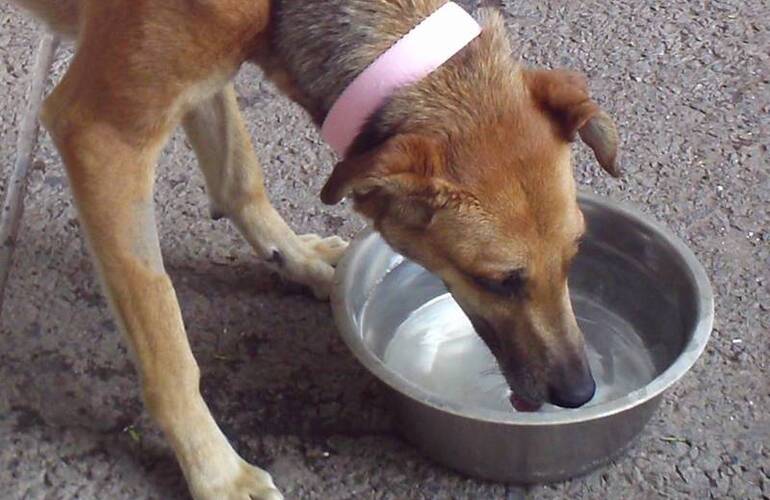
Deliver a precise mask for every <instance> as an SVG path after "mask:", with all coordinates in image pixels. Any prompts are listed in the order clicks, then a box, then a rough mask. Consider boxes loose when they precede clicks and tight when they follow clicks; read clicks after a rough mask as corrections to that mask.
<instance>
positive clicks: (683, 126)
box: [0, 0, 770, 499]
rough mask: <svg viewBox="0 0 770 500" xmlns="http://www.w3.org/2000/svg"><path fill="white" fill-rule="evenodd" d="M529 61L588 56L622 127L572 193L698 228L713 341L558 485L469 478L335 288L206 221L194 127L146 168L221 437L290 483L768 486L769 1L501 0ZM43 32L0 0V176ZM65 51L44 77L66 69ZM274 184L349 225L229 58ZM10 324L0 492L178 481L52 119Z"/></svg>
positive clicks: (657, 490)
mask: <svg viewBox="0 0 770 500" xmlns="http://www.w3.org/2000/svg"><path fill="white" fill-rule="evenodd" d="M505 3H506V11H507V21H508V25H509V27H510V31H511V34H512V36H513V38H514V40H515V43H516V47H517V51H518V52H519V53H520V55H521V57H522V58H523V59H524V60H525V61H526V62H527V63H531V64H538V65H546V66H566V67H570V68H573V69H578V70H581V71H583V72H585V73H586V74H587V75H588V76H589V78H590V81H591V87H592V91H593V93H594V95H595V96H596V98H597V100H598V101H599V102H600V103H602V105H603V106H604V107H605V109H606V110H608V111H609V112H610V113H611V114H612V115H613V116H614V117H615V118H616V121H617V123H618V125H619V128H620V130H621V131H622V137H623V155H622V165H623V167H624V169H625V172H626V176H625V178H623V179H622V180H620V181H615V180H611V179H608V178H607V177H606V176H603V175H601V173H600V171H599V169H598V168H597V167H596V166H595V165H594V164H593V162H592V161H591V158H590V156H589V154H587V152H586V150H585V149H584V148H580V147H578V148H576V153H577V165H576V176H577V177H578V179H579V182H580V184H581V187H582V189H584V190H587V191H593V192H596V193H599V194H603V195H607V196H610V197H612V198H614V199H617V200H623V201H627V202H630V203H633V204H635V205H636V206H638V207H641V209H642V210H643V211H645V212H647V213H649V214H651V215H652V216H654V217H655V218H657V219H659V220H662V221H663V222H665V223H666V224H667V225H668V226H669V227H671V228H672V229H673V230H674V232H675V233H677V234H678V235H679V236H681V237H682V238H683V239H684V240H685V241H687V242H688V244H690V245H691V246H692V248H693V250H694V251H695V253H696V254H697V256H698V257H699V258H700V259H701V261H702V262H703V264H704V265H705V267H706V269H707V271H708V274H709V275H710V277H711V280H712V283H713V286H714V290H715V293H716V325H715V330H714V333H713V338H712V340H711V342H710V344H709V346H708V347H707V349H706V352H705V353H704V355H703V357H702V358H701V359H700V361H699V362H698V363H697V365H696V366H695V368H694V369H693V370H692V371H691V373H689V374H688V375H687V376H686V377H685V378H684V379H683V380H682V381H681V382H680V383H678V384H677V385H676V386H675V387H674V388H673V390H671V391H670V392H668V393H667V394H666V395H665V398H664V400H663V403H662V406H661V408H660V410H659V411H658V412H657V413H656V415H655V416H654V417H653V419H652V421H651V422H650V424H649V426H648V427H647V428H646V430H645V431H644V432H643V434H642V435H641V437H640V438H639V439H638V441H637V442H636V444H635V445H634V446H633V447H632V448H631V449H630V450H629V451H628V453H626V454H625V455H624V456H622V457H620V458H618V459H617V460H615V461H614V462H612V463H611V464H609V465H608V466H606V467H604V468H602V469H600V470H598V471H596V472H594V473H591V474H589V475H587V476H585V477H580V478H576V479H573V480H571V481H567V482H564V483H560V484H555V485H546V486H542V485H541V486H534V487H529V488H519V487H515V486H506V485H500V484H492V483H485V482H479V481H476V480H473V479H468V478H465V477H462V476H460V475H457V474H455V473H453V472H451V471H448V470H446V469H444V468H442V467H440V466H437V465H434V464H433V463H431V462H430V461H429V460H427V459H425V458H423V457H422V456H421V455H420V454H419V453H417V452H416V451H414V450H413V449H412V448H411V447H410V446H409V445H407V444H405V443H403V442H402V441H401V440H400V439H399V438H398V437H397V436H396V434H395V432H394V429H393V425H392V421H391V416H390V413H389V411H388V407H387V400H386V399H385V398H384V393H383V389H382V387H381V386H379V385H378V383H376V382H375V381H374V380H373V379H372V378H371V377H370V376H369V375H367V373H366V372H365V371H364V370H363V369H362V368H361V367H359V366H358V364H357V363H356V361H355V360H354V359H353V358H352V357H351V355H350V354H349V353H348V352H347V350H346V348H345V347H344V346H343V344H342V343H341V341H340V340H339V339H338V337H337V335H336V332H335V328H334V326H333V323H332V319H331V316H330V311H329V307H328V305H327V304H324V303H319V302H316V301H315V300H313V299H312V298H310V296H309V295H307V294H305V293H303V292H302V291H301V290H298V289H297V288H296V287H294V286H291V285H288V284H285V283H282V282H281V281H280V280H279V279H277V278H276V277H274V276H272V275H271V274H270V273H269V272H267V271H266V270H265V269H264V268H262V267H260V266H259V265H258V263H257V259H256V257H255V256H253V255H252V253H251V251H250V249H249V248H248V246H247V244H246V243H245V242H244V241H243V240H242V239H241V238H240V237H239V236H238V234H237V233H236V231H235V229H234V228H233V227H232V226H230V225H229V224H228V223H226V222H213V221H211V220H210V219H209V217H208V206H207V200H206V195H205V192H204V188H203V182H202V177H201V175H200V174H199V172H198V170H197V168H196V165H195V160H194V158H193V155H192V153H191V151H190V148H189V146H188V145H187V144H186V143H185V142H184V139H183V138H182V137H181V136H180V135H177V136H176V137H175V138H174V139H173V140H172V141H171V143H170V144H169V145H168V147H167V148H166V150H165V153H164V155H163V158H162V161H161V164H160V167H159V169H158V189H157V196H156V199H157V209H158V213H159V219H160V226H161V233H162V236H161V238H162V246H163V251H164V255H165V259H166V263H167V267H168V269H169V272H170V274H171V276H172V278H173V280H174V282H175V284H176V287H177V293H178V296H179V299H180V302H181V305H182V309H183V313H184V315H185V318H186V324H187V326H188V329H189V334H190V338H191V340H192V345H193V349H194V351H195V353H196V355H197V358H198V360H199V363H200V365H201V366H202V369H203V387H204V392H205V396H206V398H207V400H208V402H209V404H210V405H211V407H212V410H213V413H214V414H215V416H216V417H217V419H218V421H219V422H220V424H221V426H222V428H223V429H224V431H225V433H226V434H227V435H228V436H229V437H230V438H231V439H232V440H233V442H234V444H235V446H236V447H237V449H238V450H239V451H240V452H241V453H242V454H243V456H244V457H245V458H247V459H249V460H250V461H252V462H254V463H257V464H259V465H262V466H264V467H265V468H267V469H268V470H269V471H271V472H272V473H273V475H274V476H275V478H276V481H277V483H278V485H279V486H280V487H281V488H282V489H283V491H284V492H285V494H286V495H287V497H288V498H317V499H348V498H351V499H352V498H356V499H358V498H393V499H396V498H398V499H405V498H408V499H411V498H415V499H417V498H468V499H481V498H501V499H519V498H533V499H541V498H542V499H545V498H610V499H615V498H659V497H665V498H699V499H700V498H740V499H747V498H751V499H757V498H765V499H768V498H770V417H769V415H770V376H769V374H768V365H769V363H770V342H769V341H768V333H770V320H769V317H768V309H770V293H769V292H768V282H769V281H770V271H769V269H770V214H769V213H768V207H770V179H769V177H768V175H769V170H768V144H769V143H770V118H769V117H770V88H769V87H770V85H769V80H770V56H769V55H768V48H770V34H769V31H770V30H769V28H770V21H769V19H770V6H769V5H768V3H767V1H766V0H749V1H739V0H725V1H713V2H705V1H680V2H638V1H630V0H623V1H613V2H598V1H574V2H563V1H555V0H549V1H542V2H534V1H528V2H516V3H513V2H505ZM39 34H40V31H39V27H38V26H37V25H36V24H35V23H34V22H33V21H31V20H29V19H27V18H25V17H23V16H22V15H21V14H20V13H19V12H18V10H17V9H16V8H15V7H13V6H10V5H8V4H7V3H2V4H0V111H2V115H0V169H1V170H0V172H3V174H1V175H0V190H2V191H4V189H5V182H6V179H7V177H8V174H7V173H9V172H10V169H11V167H12V165H13V161H14V151H15V142H16V135H17V132H18V126H19V122H20V118H21V113H22V109H23V107H24V95H25V92H26V89H27V86H28V83H29V73H30V71H31V65H32V57H33V48H34V47H35V46H36V45H37V38H38V36H39ZM70 55H71V54H70V52H69V50H68V49H66V48H65V49H64V50H60V53H59V57H58V58H57V62H56V64H55V71H54V73H55V75H54V78H53V80H54V81H55V80H56V79H58V77H59V76H60V75H61V73H62V71H63V69H64V68H65V67H66V62H67V60H68V57H69V56H70ZM237 88H238V90H239V93H240V95H241V100H242V105H243V109H244V112H245V114H246V116H247V120H248V123H249V127H250V130H251V133H252V135H253V138H254V141H255V143H256V146H257V148H258V151H259V156H260V157H261V158H262V159H263V161H264V163H265V165H266V171H267V178H268V183H269V187H270V192H271V193H272V198H273V200H274V201H275V203H276V205H277V206H278V207H279V210H280V211H281V212H282V213H283V214H284V215H285V216H286V218H287V219H288V220H289V221H290V223H291V224H292V226H293V227H294V228H296V229H297V230H298V232H320V233H324V234H332V233H336V234H340V235H342V236H344V237H350V236H352V235H353V234H354V232H355V231H356V230H357V229H358V228H360V227H361V225H362V222H361V221H360V220H359V219H358V218H357V217H356V216H354V215H353V214H352V213H351V212H350V211H349V210H348V208H347V207H345V206H344V205H343V206H340V207H334V208H329V207H325V206H323V205H322V204H321V203H320V201H319V200H318V196H317V193H318V192H319V190H320V187H321V185H322V183H323V180H324V178H325V176H326V175H327V174H328V173H329V171H330V168H331V165H332V156H331V154H330V152H329V150H328V148H327V147H326V146H324V145H323V144H322V142H321V141H320V139H319V138H318V135H317V133H316V132H315V131H314V130H313V129H312V127H311V126H310V123H309V120H308V119H307V118H306V117H305V116H304V115H303V114H302V112H301V111H300V110H299V109H298V107H297V106H295V105H293V104H291V103H289V102H288V101H287V100H286V99H284V98H283V97H280V96H279V95H278V94H277V93H276V91H275V90H274V88H273V87H272V86H270V85H269V84H266V83H265V82H263V80H262V79H261V77H260V75H259V73H258V71H257V70H256V69H254V68H251V67H249V68H246V69H244V71H243V72H242V73H241V74H240V75H239V76H238V79H237ZM37 156H38V159H39V162H38V164H37V167H36V168H35V170H34V172H33V173H32V176H31V179H30V185H29V195H28V198H27V207H26V212H25V215H24V219H23V228H22V233H21V235H20V241H19V248H18V250H17V252H16V259H15V266H14V268H13V270H12V274H11V278H10V282H9V285H8V289H7V291H6V301H5V306H4V310H3V311H2V326H1V328H2V330H1V331H0V497H2V498H8V499H60V498H81V499H84V498H110V499H136V498H158V499H175V498H186V497H187V493H186V489H185V486H184V483H183V480H182V478H181V475H180V472H179V469H178V467H177V466H176V464H175V462H174V459H173V457H172V455H171V453H170V451H169V449H168V448H167V447H166V446H165V445H164V443H163V441H162V440H161V438H160V436H159V433H158V431H157V430H156V429H155V428H154V426H153V425H152V423H151V422H150V421H149V419H148V417H147V416H146V414H145V413H144V412H143V410H142V406H141V403H140V397H139V393H138V390H137V384H136V380H137V379H136V375H135V372H134V370H133V368H132V365H131V363H130V361H129V359H128V358H127V356H126V351H125V348H124V347H123V345H122V342H121V339H120V335H119V334H118V332H117V331H116V329H115V326H114V323H113V322H112V320H111V319H110V316H109V313H108V310H107V307H106V304H105V301H104V299H103V298H102V297H101V295H100V292H99V289H98V284H97V282H96V280H95V276H94V273H93V269H92V266H91V264H90V262H89V260H88V258H87V255H86V251H85V248H84V245H83V241H82V239H81V237H80V234H79V231H78V229H77V222H76V216H75V212H74V209H73V206H72V202H71V200H70V195H69V192H68V187H67V182H66V178H65V175H64V171H63V168H62V166H61V164H60V162H59V160H58V157H57V155H56V153H55V151H54V150H53V148H52V145H51V142H50V140H49V139H48V137H47V136H44V137H43V139H42V142H41V144H40V147H39V151H38V155H37Z"/></svg>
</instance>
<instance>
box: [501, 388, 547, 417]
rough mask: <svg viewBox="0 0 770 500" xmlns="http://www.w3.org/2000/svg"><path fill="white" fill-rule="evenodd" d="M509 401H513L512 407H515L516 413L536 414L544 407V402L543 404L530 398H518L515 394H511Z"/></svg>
mask: <svg viewBox="0 0 770 500" xmlns="http://www.w3.org/2000/svg"><path fill="white" fill-rule="evenodd" d="M508 399H509V400H510V401H511V405H513V408H514V409H515V410H516V411H520V412H525V413H532V412H536V411H537V410H539V409H540V407H541V406H543V403H542V401H541V402H538V401H533V400H531V399H529V398H525V397H522V396H518V395H516V394H513V393H511V395H510V396H509V397H508Z"/></svg>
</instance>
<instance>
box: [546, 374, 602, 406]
mask: <svg viewBox="0 0 770 500" xmlns="http://www.w3.org/2000/svg"><path fill="white" fill-rule="evenodd" d="M559 378H560V379H561V380H559V383H557V384H552V385H551V387H550V388H549V391H548V392H549V394H548V395H549V398H548V399H550V400H551V403H552V404H555V405H556V406H561V407H562V408H580V407H581V406H583V405H584V404H586V403H588V402H589V401H590V400H591V398H593V397H594V393H596V381H594V377H593V375H591V369H590V368H588V367H586V368H585V369H583V370H580V372H579V373H572V376H571V377H559Z"/></svg>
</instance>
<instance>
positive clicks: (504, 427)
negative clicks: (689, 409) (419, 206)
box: [332, 195, 714, 483]
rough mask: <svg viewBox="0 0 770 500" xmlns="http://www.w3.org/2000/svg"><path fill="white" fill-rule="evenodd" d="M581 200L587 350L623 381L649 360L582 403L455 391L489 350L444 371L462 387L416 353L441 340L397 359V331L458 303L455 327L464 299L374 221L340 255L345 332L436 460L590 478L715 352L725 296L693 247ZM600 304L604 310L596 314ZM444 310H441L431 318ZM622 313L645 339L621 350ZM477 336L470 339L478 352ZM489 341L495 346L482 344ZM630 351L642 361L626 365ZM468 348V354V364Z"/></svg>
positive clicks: (469, 469)
mask: <svg viewBox="0 0 770 500" xmlns="http://www.w3.org/2000/svg"><path fill="white" fill-rule="evenodd" d="M579 201H580V205H581V208H582V210H583V213H584V215H585V217H586V221H587V223H588V231H587V234H586V237H585V240H584V243H583V244H582V245H581V251H580V254H579V255H578V257H577V259H576V261H575V263H574V265H573V268H572V271H571V273H570V291H571V294H572V296H573V305H574V308H575V312H576V316H577V317H578V321H579V323H580V325H581V328H582V330H583V332H584V334H585V336H586V343H587V346H588V350H589V358H591V355H590V351H591V349H592V348H593V349H595V350H596V352H598V353H599V355H598V356H594V357H593V358H592V361H591V364H592V369H593V371H594V372H595V375H596V373H597V370H599V371H603V373H604V375H603V376H604V377H605V378H607V380H610V381H611V380H612V378H613V377H615V376H621V377H623V376H624V375H625V371H626V370H630V368H627V367H628V366H631V365H636V364H638V363H636V362H637V361H638V360H642V361H643V363H642V364H641V365H640V366H644V367H646V371H645V370H642V372H643V375H642V376H639V375H638V374H637V375H634V377H636V378H634V377H630V379H631V384H630V386H628V387H626V389H625V390H624V392H622V393H617V392H615V393H612V391H610V392H609V393H608V392H606V391H605V392H604V393H603V394H604V397H603V398H600V399H598V400H596V401H594V400H592V401H591V402H589V403H588V404H587V405H586V406H584V407H582V408H579V409H574V410H566V409H565V410H562V409H555V408H550V410H551V411H540V412H535V413H517V412H515V410H513V409H512V408H506V407H495V405H494V404H488V403H489V401H481V402H478V401H476V400H474V399H473V398H470V399H469V398H467V397H465V396H462V397H460V396H456V395H453V394H452V391H450V390H444V389H447V388H453V387H455V386H457V385H462V383H464V382H467V381H474V380H477V379H478V380H481V378H480V377H483V376H485V374H486V373H490V372H488V371H487V372H484V371H482V373H479V371H478V369H479V366H481V365H479V361H478V359H481V358H479V357H478V356H477V355H476V354H478V353H475V352H474V353H473V356H471V355H470V354H462V353H461V354H460V356H461V357H460V358H457V359H460V360H462V361H463V362H460V363H457V362H455V363H453V364H451V365H449V366H451V369H450V370H446V369H444V371H443V372H442V373H443V374H442V375H440V376H443V377H453V378H452V382H451V383H450V382H447V383H444V384H442V383H441V382H442V381H441V380H438V382H437V383H433V382H436V381H432V380H430V379H420V378H419V377H416V376H415V375H414V374H415V373H418V372H419V370H416V369H414V366H410V362H412V361H411V360H412V359H413V360H414V361H413V362H412V363H413V364H418V363H420V362H421V360H422V361H424V353H421V352H420V351H421V349H423V348H425V349H429V348H430V342H424V341H423V342H417V343H413V344H411V345H410V346H407V347H406V348H399V349H398V352H400V354H399V357H398V362H396V363H393V362H392V360H391V355H390V354H389V353H390V352H391V351H393V352H395V351H394V349H395V348H393V347H392V345H395V342H400V340H398V339H400V338H401V337H400V335H401V334H398V335H397V332H400V331H401V330H403V325H405V324H411V323H413V322H414V314H415V311H421V310H422V308H424V307H427V306H431V305H432V304H435V303H437V302H442V303H446V305H447V306H448V307H450V309H447V310H448V311H450V313H447V315H446V316H445V317H446V321H447V322H448V323H447V325H446V326H447V329H449V330H451V329H452V328H453V327H454V326H456V324H457V323H458V321H459V322H462V321H463V320H464V317H458V316H457V315H456V313H455V312H451V306H452V304H451V302H453V301H451V296H449V295H447V292H446V289H445V288H444V286H443V285H442V283H441V281H440V280H439V279H438V278H436V277H435V276H433V275H432V274H430V273H428V272H427V271H426V270H425V269H423V268H421V267H420V266H418V265H417V264H415V263H413V262H410V261H408V260H406V259H404V257H402V256H400V255H399V254H397V253H395V252H394V251H393V250H392V249H391V248H390V247H389V246H388V245H387V244H386V243H385V242H384V241H383V240H382V238H381V237H380V236H379V235H378V234H377V233H375V232H374V231H372V230H371V229H366V230H364V231H362V232H361V234H360V235H359V236H358V237H357V238H356V240H355V241H354V242H353V243H352V244H351V246H350V249H349V250H348V252H347V254H346V255H345V257H344V258H343V260H342V262H341V263H340V264H339V266H338V268H337V274H336V278H335V285H334V289H333V293H332V306H333V309H334V316H335V320H336V322H337V325H338V327H339V330H340V332H341V334H342V337H343V339H344V341H345V342H346V343H347V345H348V347H350V349H351V350H352V351H353V354H354V355H355V356H356V357H357V358H358V360H359V361H360V362H361V363H362V364H363V365H364V366H365V367H366V368H367V369H368V370H369V371H370V372H371V373H373V374H374V375H375V376H376V377H377V378H379V379H380V380H381V381H383V382H384V383H385V384H386V385H387V386H388V387H389V388H390V389H391V390H392V393H393V395H394V406H393V407H394V411H395V413H396V416H397V422H398V425H399V428H400V430H401V431H402V433H403V434H404V436H405V437H406V438H407V439H408V440H409V441H411V442H412V443H414V444H415V445H416V446H417V447H419V448H420V449H421V450H423V451H424V453H425V454H426V455H428V456H430V457H432V458H433V459H435V460H436V461H437V462H440V463H442V464H445V465H447V466H449V467H451V468H453V469H456V470H458V471H461V472H464V473H466V474H468V475H471V476H475V477H479V478H483V479H491V480H496V481H506V482H515V483H542V482H552V481H559V480H563V479H567V478H569V477H574V476H577V475H580V474H584V473H586V472H588V471H590V470H592V469H594V468H596V467H598V466H600V465H602V464H603V463H605V462H607V461H608V460H610V459H611V458H613V457H615V456H617V455H618V454H619V453H621V452H622V451H623V450H624V449H626V447H627V446H628V444H629V443H630V442H631V441H632V439H633V438H634V437H635V436H636V435H637V434H638V433H639V432H640V431H641V430H642V428H643V427H644V425H645V424H646V423H647V422H648V421H649V419H650V417H651V416H652V414H653V412H654V411H655V409H656V408H657V407H658V405H659V403H660V398H661V396H662V394H663V392H664V391H665V390H666V389H667V388H669V387H671V385H672V384H674V383H675V382H676V381H677V380H679V378H681V377H682V376H683V375H684V374H685V373H686V372H687V371H688V370H689V369H690V368H691V367H692V366H693V364H694V363H695V361H696V360H697V358H698V357H699V356H700V354H701V353H702V352H703V349H704V348H705V346H706V343H707V341H708V339H709V336H710V333H711V327H712V323H713V317H714V303H713V295H712V291H711V286H710V284H709V281H708V278H707V277H706V274H705V272H704V270H703V267H702V266H701V265H700V263H699V262H698V260H697V259H696V257H695V256H694V255H693V254H692V252H691V251H690V250H689V249H688V248H687V246H686V245H685V244H684V243H683V242H682V241H680V240H679V239H678V238H676V237H675V236H674V235H672V234H671V233H670V232H669V231H668V230H667V229H665V228H663V227H662V226H661V225H659V224H658V223H656V222H654V221H652V220H650V219H649V218H647V217H646V216H644V215H642V214H641V213H640V212H639V211H638V210H635V209H633V208H628V207H624V206H621V205H618V204H616V203H614V202H611V201H609V200H606V199H602V198H599V197H596V196H592V195H581V196H580V197H579ZM585 299H589V300H587V301H586V300H585ZM447 301H449V302H447ZM592 308H593V309H592ZM596 311H599V312H600V313H602V314H600V315H599V316H600V317H601V318H604V319H600V320H597V321H591V320H590V318H589V317H590V316H591V315H592V314H594V313H595V312H596ZM443 317H444V316H442V315H441V314H434V315H433V320H434V321H435V320H436V318H439V321H441V319H442V318H443ZM587 318H588V319H587ZM606 318H614V319H612V321H608V320H606ZM618 321H619V322H620V323H618V324H621V325H626V326H627V327H629V328H630V330H629V331H631V332H632V333H633V334H634V335H633V336H634V342H632V343H631V344H628V345H626V347H625V349H620V350H618V349H614V350H613V349H610V348H609V347H607V346H608V345H610V344H612V342H614V339H617V338H618V337H617V334H616V332H615V331H614V330H616V329H617V328H616V327H615V326H614V325H611V324H610V323H615V322H618ZM396 337H398V339H397V338H396ZM473 337H474V338H475V335H473ZM466 340H468V342H470V343H469V344H467V345H466V346H465V347H466V348H468V349H477V347H474V346H475V344H473V342H474V341H471V340H470V339H466ZM463 342H465V340H463ZM471 344H473V345H471ZM469 345H470V346H471V347H468V346H469ZM478 345H479V346H482V347H480V348H481V349H484V347H483V345H482V344H481V343H480V341H478ZM423 346H428V347H423ZM629 346H630V347H629ZM608 349H609V350H608ZM623 352H626V353H629V352H631V353H633V355H634V356H638V359H637V358H634V359H631V362H628V363H626V362H624V361H621V358H620V357H618V356H621V355H622V354H623ZM487 354H488V353H487ZM462 356H468V360H467V362H465V361H466V360H465V359H464V358H462ZM489 356H491V355H489ZM482 357H483V356H482ZM471 358H472V359H471ZM394 359H395V358H394ZM489 359H491V358H489ZM386 361H387V362H386ZM616 361H617V362H616ZM595 362H596V363H597V365H596V366H595V365H594V363H595ZM474 370H476V371H475V372H474ZM642 372H640V373H642ZM420 373H421V372H420ZM436 373H438V372H436ZM644 373H646V375H644ZM608 374H609V375H608ZM437 376H439V375H437ZM645 377H646V379H645ZM597 383H598V390H597V394H600V393H602V384H603V383H604V380H603V378H602V377H600V376H597ZM471 386H472V384H471ZM469 387H470V386H469ZM485 390H486V389H485ZM476 392H477V393H479V394H481V393H482V392H484V391H476ZM501 398H502V396H501ZM492 399H494V398H492ZM505 399H506V400H507V398H505ZM595 399H596V398H595ZM469 400H470V401H472V402H470V403H469V402H468V401H469Z"/></svg>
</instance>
